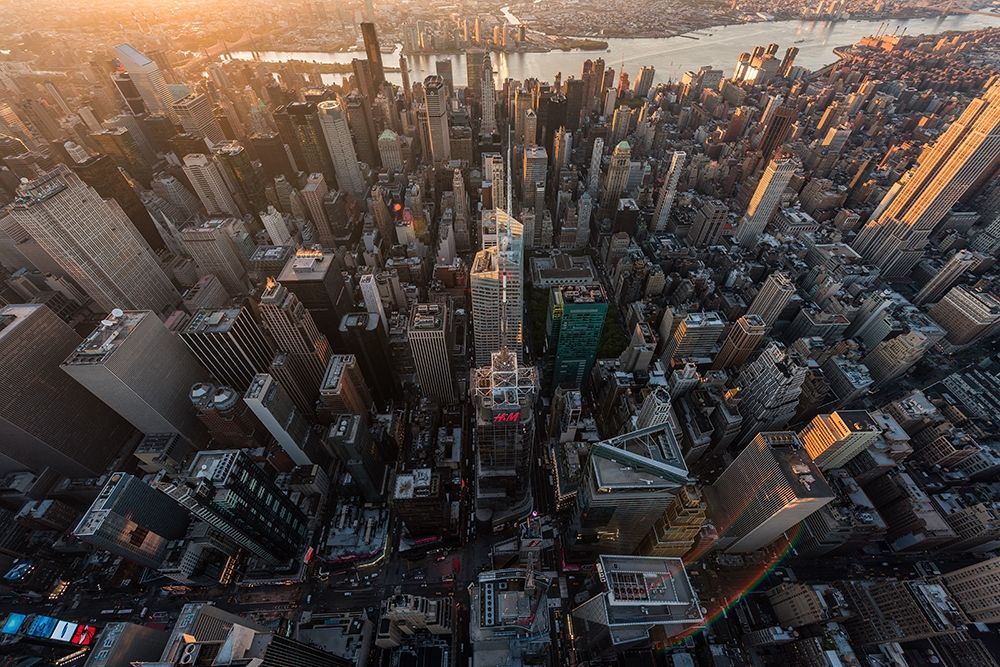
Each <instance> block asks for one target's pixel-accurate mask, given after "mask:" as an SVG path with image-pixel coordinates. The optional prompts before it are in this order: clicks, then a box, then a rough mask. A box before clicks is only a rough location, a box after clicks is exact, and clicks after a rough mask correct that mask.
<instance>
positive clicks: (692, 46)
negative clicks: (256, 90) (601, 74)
mask: <svg viewBox="0 0 1000 667" xmlns="http://www.w3.org/2000/svg"><path fill="white" fill-rule="evenodd" d="M880 26H885V28H884V31H885V32H889V33H892V32H894V31H896V30H898V31H903V30H905V31H906V34H908V35H917V34H921V33H927V34H931V33H941V32H946V31H949V30H976V29H979V28H988V27H1000V16H998V17H997V18H996V19H993V18H990V17H987V16H977V15H963V16H948V17H941V18H933V19H931V18H925V19H900V20H894V21H885V22H882V21H838V22H831V21H775V22H770V23H744V24H739V25H729V26H718V27H715V28H706V29H704V30H699V31H697V32H695V33H691V34H690V35H687V36H675V37H663V38H641V39H619V38H615V39H608V40H607V41H608V47H609V48H608V49H607V50H606V51H579V50H574V51H551V52H549V53H508V54H494V56H493V57H494V64H495V66H496V71H497V75H498V77H500V79H501V80H503V79H505V78H508V77H509V78H514V79H521V80H523V79H526V78H531V77H535V78H538V79H541V80H543V81H545V80H548V81H551V80H552V78H553V77H554V76H555V74H556V72H562V74H563V76H564V77H566V76H569V75H573V76H579V75H580V71H581V69H582V66H583V61H584V60H586V59H587V58H591V59H594V58H604V61H605V62H606V63H607V65H608V66H609V67H614V68H615V69H616V70H617V69H618V68H620V67H621V66H622V64H623V63H624V65H625V69H626V71H628V72H629V73H630V74H633V75H634V74H635V72H636V71H637V70H638V69H639V67H640V66H642V65H652V66H653V67H655V68H656V81H666V80H667V79H677V78H678V77H679V76H680V75H681V74H683V73H684V72H685V71H687V70H693V69H697V68H698V67H701V66H702V65H712V66H713V67H718V68H721V69H722V70H723V71H725V73H726V74H729V73H731V72H732V69H733V66H734V65H735V63H736V58H737V56H739V54H740V53H742V52H743V51H746V50H748V49H749V48H751V45H754V44H761V45H763V44H768V43H770V42H775V43H777V44H779V45H780V46H781V50H782V52H784V49H786V48H787V47H789V46H795V47H798V49H799V55H798V57H797V58H796V60H795V62H796V64H798V65H801V66H803V67H806V68H808V69H811V70H815V69H819V68H820V67H823V66H824V65H828V64H830V63H831V62H833V61H834V60H835V59H836V56H835V55H834V53H833V49H834V48H835V47H838V46H844V45H847V44H853V43H855V42H856V41H858V40H859V39H860V38H862V37H865V36H866V35H871V34H873V33H875V32H876V31H877V30H878V29H879V27H880ZM691 37H698V39H691ZM232 56H233V57H234V58H236V59H239V60H249V59H251V57H252V56H251V53H250V52H249V51H236V52H233V54H232ZM260 57H261V60H265V61H269V62H284V61H287V60H304V61H314V62H319V63H350V62H351V59H352V58H364V57H365V54H364V52H348V53H322V52H288V51H262V52H261V53H260ZM383 60H384V62H385V65H386V66H387V67H396V66H397V64H398V60H399V47H398V46H397V50H396V52H395V53H393V54H392V55H384V56H383ZM437 60H451V61H452V71H453V72H454V77H455V84H456V85H458V86H464V85H465V84H466V81H465V78H466V77H465V71H466V69H465V56H464V55H439V56H438V55H434V56H410V57H408V58H407V62H408V63H409V68H410V80H411V81H419V80H421V79H423V77H425V76H427V75H428V74H432V73H434V63H435V61H437ZM387 77H388V78H389V79H391V80H393V81H394V82H396V83H399V73H398V72H390V73H387ZM323 79H324V81H325V82H327V83H332V82H335V81H339V80H340V79H341V75H339V74H324V75H323Z"/></svg>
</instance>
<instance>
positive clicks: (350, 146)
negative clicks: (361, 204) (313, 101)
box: [316, 100, 368, 199]
mask: <svg viewBox="0 0 1000 667" xmlns="http://www.w3.org/2000/svg"><path fill="white" fill-rule="evenodd" d="M316 112H317V114H318V116H319V125H320V127H321V128H322V130H323V137H324V138H325V139H326V150H327V151H328V152H329V154H330V158H331V161H332V163H333V167H334V171H335V172H336V175H337V186H338V187H339V188H340V189H341V190H343V191H345V192H349V193H351V194H352V195H354V196H355V197H356V198H358V199H364V196H365V192H366V191H367V189H368V188H367V185H366V183H365V180H364V177H363V176H362V175H361V168H360V167H358V155H357V152H355V150H354V142H353V141H352V140H351V129H350V127H348V125H347V116H346V115H345V113H344V109H343V107H342V106H341V104H340V102H339V101H337V100H327V101H325V102H320V103H319V104H317V105H316Z"/></svg>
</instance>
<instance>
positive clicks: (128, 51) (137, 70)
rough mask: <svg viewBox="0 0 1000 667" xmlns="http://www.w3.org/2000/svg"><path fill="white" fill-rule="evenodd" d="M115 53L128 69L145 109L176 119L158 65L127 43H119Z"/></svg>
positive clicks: (165, 81) (170, 98) (168, 92)
mask: <svg viewBox="0 0 1000 667" xmlns="http://www.w3.org/2000/svg"><path fill="white" fill-rule="evenodd" d="M115 53H116V54H117V56H118V59H119V60H120V61H121V63H122V65H124V66H125V69H126V70H127V71H128V77H129V79H130V81H131V83H132V85H133V86H135V89H136V90H137V91H138V92H139V95H141V96H142V102H143V105H144V106H145V109H146V111H147V112H149V113H162V114H166V115H167V116H168V117H169V118H170V119H171V120H174V119H176V115H175V114H174V110H173V108H172V107H173V98H172V97H171V96H170V89H169V88H168V87H167V80H166V79H165V78H163V72H161V71H160V66H159V65H157V64H156V62H155V61H153V59H152V58H150V57H149V56H147V55H145V54H144V53H141V52H139V51H138V50H136V49H135V48H133V47H132V46H131V45H129V44H119V45H118V46H116V47H115Z"/></svg>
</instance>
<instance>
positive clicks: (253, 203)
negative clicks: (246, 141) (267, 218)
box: [214, 141, 267, 215]
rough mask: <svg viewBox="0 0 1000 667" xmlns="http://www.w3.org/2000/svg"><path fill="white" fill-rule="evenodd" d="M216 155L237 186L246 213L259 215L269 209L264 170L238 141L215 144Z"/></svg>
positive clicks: (239, 200)
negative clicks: (265, 191)
mask: <svg viewBox="0 0 1000 667" xmlns="http://www.w3.org/2000/svg"><path fill="white" fill-rule="evenodd" d="M214 153H215V156H216V157H217V158H219V162H220V163H222V166H223V167H225V169H226V174H227V175H228V176H230V180H231V182H232V184H233V185H235V186H236V193H235V194H236V195H237V199H238V202H237V203H238V204H239V206H240V208H241V209H242V210H243V212H244V213H250V214H252V215H257V214H259V213H262V212H263V211H266V210H267V196H266V195H265V193H264V170H263V169H262V168H261V165H260V163H259V162H254V161H252V160H251V159H250V156H249V155H248V154H247V150H246V149H245V148H243V145H242V144H241V143H240V142H238V141H225V142H222V143H220V144H217V145H216V146H215V151H214Z"/></svg>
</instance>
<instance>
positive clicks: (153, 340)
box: [61, 310, 208, 447]
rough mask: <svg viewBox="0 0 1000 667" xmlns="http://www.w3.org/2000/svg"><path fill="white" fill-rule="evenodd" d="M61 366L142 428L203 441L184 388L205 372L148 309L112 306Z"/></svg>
mask: <svg viewBox="0 0 1000 667" xmlns="http://www.w3.org/2000/svg"><path fill="white" fill-rule="evenodd" d="M61 368H62V369H63V371H65V372H66V373H68V374H69V375H70V376H71V377H72V378H73V379H74V380H76V381H77V382H79V383H80V384H81V385H83V386H84V387H86V388H87V389H88V390H89V391H90V392H91V393H92V394H94V395H95V396H97V397H98V398H99V399H101V400H102V401H103V402H104V403H105V404H107V405H108V406H109V407H110V408H111V409H112V410H114V411H115V412H117V413H118V414H119V415H121V416H122V417H124V418H125V419H127V420H128V421H129V423H130V424H132V425H133V426H134V427H136V428H137V429H139V431H141V432H142V433H145V434H147V435H148V434H153V433H178V434H180V435H181V436H182V437H183V438H184V439H185V440H187V442H189V443H190V444H192V445H194V446H195V447H200V446H202V445H204V443H205V442H206V441H207V433H206V432H205V428H204V426H203V425H202V424H201V423H200V422H199V421H198V419H197V418H196V417H195V415H194V412H193V411H192V410H191V404H190V402H189V401H188V397H187V392H188V390H189V389H190V388H191V386H192V385H193V384H195V383H198V382H202V381H204V380H206V379H207V378H208V371H206V370H205V369H204V368H203V367H202V365H201V364H200V363H199V362H198V360H197V359H195V357H194V356H193V355H192V354H191V351H190V350H189V349H188V348H187V347H186V346H185V345H184V343H183V342H182V341H181V340H180V338H178V337H177V336H176V335H175V334H173V333H172V332H171V331H170V330H169V329H167V328H166V327H165V326H164V325H163V323H162V322H160V320H159V318H158V317H156V315H155V314H154V313H152V312H149V311H134V310H130V311H121V310H115V311H112V312H111V314H110V315H108V316H107V318H106V319H104V320H103V321H102V322H101V324H99V325H98V327H97V328H96V329H95V330H94V331H93V333H91V334H90V335H89V336H88V337H87V338H86V339H85V340H84V341H83V343H81V344H80V346H79V347H77V348H76V349H75V350H74V351H73V353H72V354H70V355H69V357H68V358H67V359H66V360H65V361H63V363H62V365H61Z"/></svg>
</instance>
